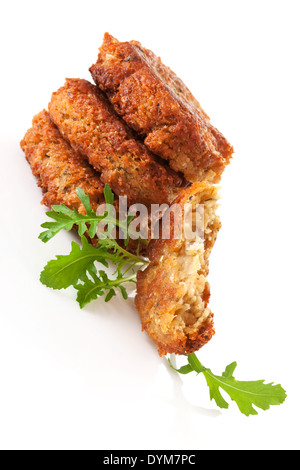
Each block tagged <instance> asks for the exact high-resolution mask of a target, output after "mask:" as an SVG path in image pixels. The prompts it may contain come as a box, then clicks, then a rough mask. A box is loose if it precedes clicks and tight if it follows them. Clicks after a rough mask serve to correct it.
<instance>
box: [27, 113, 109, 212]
mask: <svg viewBox="0 0 300 470" xmlns="http://www.w3.org/2000/svg"><path fill="white" fill-rule="evenodd" d="M21 148H22V150H23V151H24V152H25V156H26V159H27V161H28V163H29V164H30V166H31V170H32V173H33V174H34V176H36V177H37V179H38V184H39V186H40V187H41V188H42V190H43V193H44V197H43V200H42V203H43V204H45V205H46V206H47V207H49V208H50V207H51V206H52V205H54V204H65V205H66V206H67V207H69V208H71V209H76V210H78V211H79V212H81V213H85V209H84V207H83V205H82V203H81V202H80V200H79V199H78V197H77V194H76V189H77V188H78V187H79V188H81V189H83V191H84V192H85V193H86V194H88V195H89V197H90V201H91V207H92V208H93V209H94V210H95V211H96V210H97V207H98V206H99V205H100V204H102V203H103V202H104V196H103V184H102V182H101V180H100V175H99V173H97V172H96V171H95V170H94V169H93V168H92V167H91V166H90V165H89V164H88V163H87V162H86V160H85V159H83V158H82V157H80V156H79V155H77V154H76V153H75V152H74V151H73V149H72V148H71V147H70V145H69V144H68V142H66V141H65V140H64V139H63V137H62V136H61V134H60V132H59V130H58V129H57V127H56V126H55V125H54V124H53V122H52V121H51V119H50V116H49V113H48V112H47V111H45V110H44V111H42V112H40V113H39V114H37V115H36V116H35V117H34V118H33V121H32V127H31V129H29V130H28V131H27V132H26V134H25V136H24V138H23V140H22V141H21Z"/></svg>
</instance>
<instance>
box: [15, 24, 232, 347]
mask: <svg viewBox="0 0 300 470" xmlns="http://www.w3.org/2000/svg"><path fill="white" fill-rule="evenodd" d="M90 71H91V74H92V77H93V79H94V82H95V85H94V84H91V83H89V82H88V81H86V80H82V79H67V80H66V82H65V84H64V86H62V87H61V88H60V89H59V90H58V91H56V92H55V93H53V94H52V98H51V101H50V103H49V107H48V111H46V110H43V111H42V112H40V113H39V114H38V115H37V116H35V117H34V119H33V123H32V128H31V129H29V130H28V131H27V133H26V134H25V137H24V138H23V140H22V141H21V147H22V149H23V151H24V152H25V156H26V159H27V161H28V162H29V164H30V166H31V169H32V172H33V174H34V175H35V176H36V177H37V180H38V184H39V186H40V187H41V188H42V191H43V193H44V196H43V200H42V202H43V204H45V205H46V206H48V207H51V206H52V205H53V204H61V203H64V204H65V205H66V206H68V207H69V208H71V209H73V208H76V209H77V210H78V211H81V212H83V211H84V208H83V207H82V206H81V205H80V201H79V199H78V198H77V196H76V188H78V187H79V188H82V189H83V190H84V191H85V193H86V194H88V195H89V197H90V200H91V205H92V207H93V209H95V210H96V209H97V207H98V206H99V205H100V204H101V203H103V188H104V185H105V184H106V183H108V184H109V185H110V187H111V189H112V190H113V192H114V193H115V195H116V196H127V198H128V201H129V204H136V203H139V204H145V205H146V206H147V207H148V208H150V207H151V204H164V203H167V204H169V205H170V204H177V205H179V207H182V210H183V206H184V204H185V203H189V204H191V210H192V212H193V213H194V212H195V210H196V205H197V204H203V205H204V209H205V217H204V219H205V220H204V235H205V240H204V243H202V244H201V243H200V244H198V245H197V243H196V244H195V245H194V248H193V249H191V246H190V242H189V241H187V240H185V239H184V233H182V237H181V240H175V239H173V238H172V237H171V238H170V239H169V240H151V241H150V244H149V249H148V257H149V259H150V263H149V265H148V267H147V268H146V269H145V270H144V271H140V272H139V273H138V283H137V295H136V306H137V309H138V311H139V314H140V316H141V321H142V327H143V329H144V330H145V331H147V332H148V334H149V335H150V337H151V338H152V339H153V340H154V342H155V343H156V344H157V346H158V350H159V353H160V354H166V353H173V352H174V353H177V354H189V353H191V352H193V351H196V350H197V349H199V347H201V346H203V345H204V344H205V343H206V342H207V341H208V340H209V339H210V338H211V337H212V335H213V333H214V330H213V314H212V313H211V311H210V309H209V308H208V301H209V296H210V288H209V284H208V282H207V274H208V258H209V253H210V251H211V249H212V247H213V244H214V242H215V240H216V235H217V232H218V230H219V228H220V221H219V218H218V216H217V215H216V208H217V201H218V191H217V189H216V187H215V186H214V184H215V183H217V182H219V181H220V178H221V175H222V172H223V170H224V168H225V167H226V165H227V164H228V163H229V161H230V158H231V156H232V153H233V149H232V147H231V145H230V144H229V143H228V142H227V140H226V139H225V138H224V136H223V135H222V134H221V133H220V132H219V131H218V130H217V129H215V128H214V127H213V126H212V125H211V123H210V120H209V118H208V116H207V115H206V113H205V112H204V111H203V109H202V108H201V106H200V104H199V103H198V101H197V100H196V99H195V98H194V96H193V95H192V94H191V92H190V91H189V90H188V88H187V87H186V86H185V84H184V83H183V82H182V81H181V80H180V79H179V78H178V77H177V76H176V75H175V73H174V72H172V71H171V70H170V69H169V68H168V67H166V66H165V65H164V64H163V63H162V62H161V60H160V59H159V58H158V57H156V56H155V55H154V54H153V53H152V52H151V51H149V50H147V49H145V48H143V47H142V46H141V44H140V43H138V42H136V41H131V42H123V43H122V42H119V41H117V40H116V39H115V38H113V37H112V36H110V35H109V34H108V33H106V34H105V36H104V42H103V45H102V46H101V48H100V49H99V55H98V59H97V62H96V63H95V64H94V65H93V66H92V67H91V68H90ZM176 223H177V221H176V216H174V215H173V219H171V225H172V226H175V225H176ZM196 245H197V249H196V248H195V247H196Z"/></svg>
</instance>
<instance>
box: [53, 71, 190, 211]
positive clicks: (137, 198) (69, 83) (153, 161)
mask: <svg viewBox="0 0 300 470" xmlns="http://www.w3.org/2000/svg"><path fill="white" fill-rule="evenodd" d="M49 112H50V116H51V119H52V120H53V122H54V123H55V124H56V125H57V127H58V128H59V130H60V132H61V134H62V135H63V136H64V138H65V139H67V140H68V141H69V142H70V144H71V146H72V147H73V149H74V150H75V151H76V152H77V153H78V154H80V155H82V156H84V157H86V158H87V159H88V161H89V163H90V164H91V165H92V166H93V167H94V168H95V169H96V170H99V171H100V172H101V181H102V182H103V183H108V184H109V185H110V187H111V189H112V190H113V191H114V192H115V194H117V195H118V196H127V198H128V200H129V202H130V203H140V204H145V205H147V206H150V204H152V203H158V204H161V203H170V202H172V201H173V200H174V199H175V197H176V195H177V194H178V192H179V189H180V187H181V185H182V178H181V177H180V176H179V175H177V174H176V173H175V172H174V171H172V170H170V169H168V168H167V167H166V166H165V165H164V164H161V163H159V161H158V158H157V157H155V156H154V155H153V154H152V153H151V152H150V151H149V150H148V149H147V147H146V146H145V145H144V144H143V143H142V142H139V141H138V140H137V139H136V138H135V136H134V134H133V132H132V131H131V130H130V129H129V128H128V127H127V125H126V124H125V123H124V122H123V121H122V120H121V119H120V118H119V117H118V116H117V114H116V113H115V112H114V110H113V108H112V106H111V104H110V103H109V101H108V99H107V98H106V96H105V95H104V93H102V92H101V91H100V90H99V89H98V87H96V86H95V85H92V84H91V83H89V82H88V81H86V80H81V79H67V80H66V83H65V85H64V86H63V87H62V88H60V89H59V90H58V91H57V92H55V93H53V95H52V98H51V102H50V104H49Z"/></svg>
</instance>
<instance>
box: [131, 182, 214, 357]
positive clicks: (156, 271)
mask: <svg viewBox="0 0 300 470" xmlns="http://www.w3.org/2000/svg"><path fill="white" fill-rule="evenodd" d="M199 191H201V192H202V199H201V201H200V202H199V204H201V203H203V202H204V200H205V198H206V197H207V196H209V197H210V198H211V197H213V198H215V197H218V195H217V193H218V189H217V188H216V187H215V186H210V185H208V184H207V183H198V184H194V185H192V186H191V187H190V188H188V189H186V190H185V191H183V192H182V193H181V195H180V196H179V197H178V198H177V200H176V201H175V202H174V204H175V203H177V204H179V205H180V206H181V207H182V208H183V207H184V204H185V203H187V202H189V201H191V198H192V197H194V196H195V193H197V192H199ZM172 214H173V213H171V217H170V224H171V227H174V225H175V224H176V213H175V216H174V217H172ZM209 228H210V230H211V233H210V234H209V236H208V237H207V238H206V239H205V245H204V246H205V264H206V266H205V267H204V269H203V270H202V274H203V275H204V276H207V274H208V257H209V254H210V252H211V250H212V248H213V245H214V243H215V241H216V238H217V233H218V231H219V230H220V228H221V223H220V220H219V217H218V216H216V217H215V219H214V221H213V222H212V224H211V225H210V227H209ZM171 234H174V230H172V229H171ZM182 245H183V241H182V240H176V239H174V237H172V236H171V238H170V240H161V239H158V240H151V242H150V245H149V248H148V256H149V259H150V264H149V265H148V267H147V268H146V269H145V270H143V271H139V272H138V275H137V295H136V297H135V304H136V308H137V310H138V312H139V314H140V317H141V322H142V329H143V331H146V332H147V333H148V334H149V336H150V337H151V338H152V339H153V341H154V342H155V343H156V345H157V346H158V352H159V354H160V355H163V354H167V353H170V354H171V353H175V354H183V355H187V354H191V353H192V352H195V351H197V350H198V349H199V348H201V347H203V346H204V345H205V344H206V343H207V342H208V341H209V340H210V339H211V338H212V336H213V335H214V333H215V331H214V323H213V317H214V315H213V313H212V312H210V313H209V314H208V316H207V318H206V320H205V321H204V322H203V324H202V325H201V327H200V328H199V329H198V330H197V331H194V332H192V333H190V334H188V335H186V334H184V332H182V331H177V332H176V334H172V332H171V333H170V334H169V336H168V334H166V335H165V338H164V342H162V341H161V340H160V336H161V335H158V334H157V333H156V331H155V327H154V328H153V327H152V322H153V320H154V321H155V319H157V318H159V317H160V316H162V315H165V314H166V313H167V315H168V314H170V315H172V310H174V309H175V307H176V299H178V297H180V295H182V293H183V289H181V287H180V286H179V285H178V283H176V282H172V278H173V277H174V276H173V274H174V266H173V265H172V264H170V263H168V264H167V263H162V261H161V260H162V258H163V257H165V256H166V255H167V254H170V253H178V252H179V251H180V248H181V247H182ZM209 298H210V287H209V284H208V283H207V282H206V284H205V288H204V291H203V294H202V300H203V302H204V308H206V307H207V305H208V302H209ZM174 299H175V300H174Z"/></svg>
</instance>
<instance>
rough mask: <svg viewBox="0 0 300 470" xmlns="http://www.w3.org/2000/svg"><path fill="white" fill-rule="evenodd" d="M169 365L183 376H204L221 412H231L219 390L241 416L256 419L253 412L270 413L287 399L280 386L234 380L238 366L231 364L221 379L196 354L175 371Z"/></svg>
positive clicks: (258, 381) (255, 413)
mask: <svg viewBox="0 0 300 470" xmlns="http://www.w3.org/2000/svg"><path fill="white" fill-rule="evenodd" d="M169 364H170V366H171V367H172V369H174V370H176V371H177V372H179V373H180V374H188V373H190V372H192V371H194V372H196V373H197V374H200V373H203V375H204V377H205V380H206V383H207V385H208V388H209V393H210V399H211V400H214V401H215V402H216V404H217V406H219V408H228V406H229V405H228V403H227V401H226V400H225V399H224V397H223V396H222V394H221V391H220V389H222V390H223V391H225V392H226V393H227V394H228V395H229V397H230V398H231V400H233V401H234V402H235V403H236V404H237V406H238V408H239V410H240V412H241V413H243V414H244V415H246V416H250V415H257V414H258V413H257V411H256V409H255V408H254V406H256V407H257V408H260V409H262V410H268V409H269V408H270V406H271V405H281V404H282V403H284V401H285V399H286V396H287V395H286V392H285V390H284V389H283V388H282V387H281V385H274V384H273V383H267V384H266V383H264V382H265V381H264V380H256V381H239V380H236V379H235V378H234V377H233V373H234V371H235V369H236V367H237V363H236V362H232V363H231V364H229V365H228V366H227V367H226V369H225V371H224V372H223V374H222V376H218V375H215V374H213V373H212V371H211V370H210V369H207V368H206V367H204V366H203V365H202V364H201V362H200V361H199V359H198V358H197V356H196V355H195V354H190V355H189V356H188V364H187V365H185V366H182V367H181V368H180V369H176V368H175V367H174V366H173V365H172V363H171V361H170V359H169Z"/></svg>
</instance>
